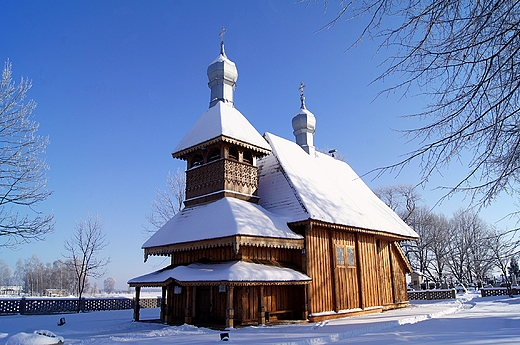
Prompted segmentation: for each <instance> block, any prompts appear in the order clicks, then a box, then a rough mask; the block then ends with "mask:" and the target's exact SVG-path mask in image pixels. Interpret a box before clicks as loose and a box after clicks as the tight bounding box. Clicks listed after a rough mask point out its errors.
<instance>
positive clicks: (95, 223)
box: [65, 215, 110, 311]
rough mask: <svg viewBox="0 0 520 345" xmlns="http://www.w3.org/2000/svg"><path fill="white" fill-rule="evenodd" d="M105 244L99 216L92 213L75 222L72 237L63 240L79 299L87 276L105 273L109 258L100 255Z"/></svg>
mask: <svg viewBox="0 0 520 345" xmlns="http://www.w3.org/2000/svg"><path fill="white" fill-rule="evenodd" d="M107 245H108V242H107V241H106V239H105V233H104V232H103V229H102V226H101V223H100V221H99V217H98V216H96V217H94V216H92V215H89V216H88V218H87V220H81V221H79V222H78V223H76V229H75V231H74V233H73V234H72V237H71V238H70V239H68V240H66V241H65V250H66V251H67V254H66V258H67V259H68V262H69V263H70V265H71V269H72V271H73V272H74V277H75V281H76V295H77V296H78V298H79V299H80V300H81V297H82V296H83V293H84V292H85V289H86V287H87V283H88V278H89V277H92V278H100V277H101V276H102V275H103V274H104V273H105V268H106V266H107V265H108V264H109V262H110V258H108V257H106V258H103V257H100V254H101V251H102V250H103V249H105V247H106V246H107ZM78 311H79V310H78Z"/></svg>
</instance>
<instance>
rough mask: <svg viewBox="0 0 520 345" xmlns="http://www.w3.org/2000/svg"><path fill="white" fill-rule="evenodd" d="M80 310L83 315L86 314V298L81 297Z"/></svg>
mask: <svg viewBox="0 0 520 345" xmlns="http://www.w3.org/2000/svg"><path fill="white" fill-rule="evenodd" d="M79 310H81V312H82V313H84V312H85V297H81V299H80V300H79Z"/></svg>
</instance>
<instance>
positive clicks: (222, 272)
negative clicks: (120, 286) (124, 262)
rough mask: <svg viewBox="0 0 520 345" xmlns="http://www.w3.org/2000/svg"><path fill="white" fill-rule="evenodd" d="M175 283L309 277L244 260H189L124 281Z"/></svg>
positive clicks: (301, 280)
mask: <svg viewBox="0 0 520 345" xmlns="http://www.w3.org/2000/svg"><path fill="white" fill-rule="evenodd" d="M171 279H173V280H175V281H176V282H178V283H181V284H182V283H192V282H213V283H224V282H232V283H255V282H261V283H296V282H299V283H307V282H310V281H311V278H310V277H309V276H307V275H305V274H303V273H301V272H298V271H295V270H293V269H290V268H286V267H277V266H271V265H264V264H258V263H252V262H245V261H228V262H222V263H209V264H204V263H193V264H190V265H188V266H177V267H175V268H169V267H167V268H164V269H162V270H159V271H155V272H152V273H148V274H145V275H143V276H140V277H136V278H133V279H131V280H129V281H128V284H130V285H147V284H151V285H152V284H157V285H160V284H162V283H166V282H167V281H168V280H171Z"/></svg>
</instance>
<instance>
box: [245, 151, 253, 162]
mask: <svg viewBox="0 0 520 345" xmlns="http://www.w3.org/2000/svg"><path fill="white" fill-rule="evenodd" d="M244 163H248V164H253V155H252V154H251V152H249V151H244Z"/></svg>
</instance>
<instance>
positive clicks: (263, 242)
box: [144, 235, 304, 261]
mask: <svg viewBox="0 0 520 345" xmlns="http://www.w3.org/2000/svg"><path fill="white" fill-rule="evenodd" d="M224 246H233V248H234V249H235V253H238V252H239V251H240V247H241V246H252V247H267V248H284V249H303V248H304V239H286V238H269V237H256V236H242V235H235V236H228V237H221V238H215V239H209V240H201V241H194V242H186V243H177V244H170V245H167V246H157V247H151V248H145V249H144V255H145V261H146V260H147V259H148V257H149V256H171V255H172V254H173V253H175V252H179V251H184V250H194V249H206V248H217V247H224Z"/></svg>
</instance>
